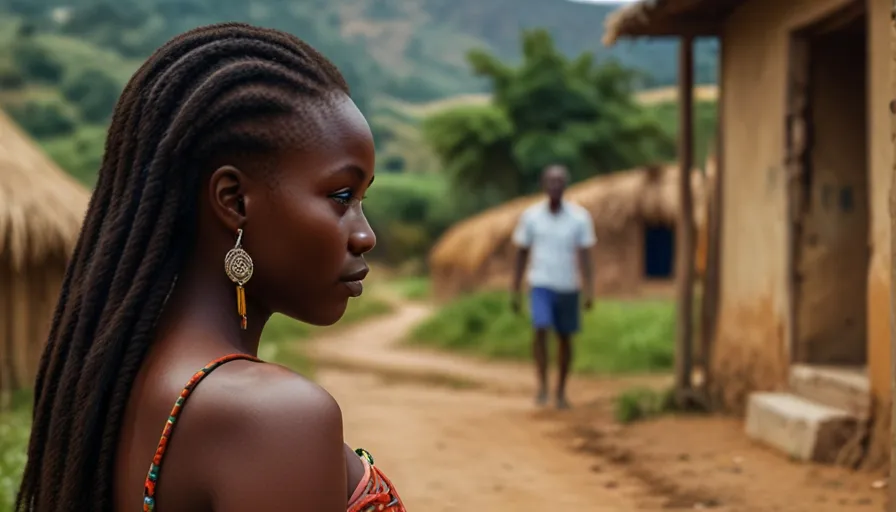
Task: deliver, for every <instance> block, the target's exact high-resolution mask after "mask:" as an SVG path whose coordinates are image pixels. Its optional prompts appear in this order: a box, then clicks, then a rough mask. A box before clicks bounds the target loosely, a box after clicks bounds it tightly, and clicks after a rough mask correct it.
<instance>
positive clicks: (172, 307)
mask: <svg viewBox="0 0 896 512" xmlns="http://www.w3.org/2000/svg"><path fill="white" fill-rule="evenodd" d="M208 270H211V269H202V270H196V269H195V267H194V268H193V269H190V270H188V271H185V272H182V273H181V275H180V276H179V277H178V280H177V283H176V284H175V286H174V290H173V291H172V293H171V297H169V299H168V303H167V304H166V305H165V311H164V313H163V314H162V318H161V320H160V322H159V330H158V336H159V338H176V339H189V340H191V341H190V344H191V345H194V346H196V348H197V349H200V347H202V348H210V346H220V347H221V348H222V349H225V350H229V351H231V352H243V353H247V354H252V355H257V354H258V343H259V340H260V338H261V331H262V329H263V328H264V325H265V323H266V322H267V321H268V319H269V318H270V316H271V314H270V312H266V311H264V310H263V309H261V308H260V307H259V306H258V305H257V303H256V304H253V300H252V297H251V294H250V293H248V290H247V293H246V305H247V315H246V316H247V318H248V323H247V328H246V330H245V331H244V330H242V329H240V317H239V315H238V314H237V305H236V285H235V284H233V283H231V282H230V281H229V280H228V279H227V278H226V277H225V276H224V275H223V271H222V272H221V275H217V276H214V275H210V274H211V273H210V272H208Z"/></svg>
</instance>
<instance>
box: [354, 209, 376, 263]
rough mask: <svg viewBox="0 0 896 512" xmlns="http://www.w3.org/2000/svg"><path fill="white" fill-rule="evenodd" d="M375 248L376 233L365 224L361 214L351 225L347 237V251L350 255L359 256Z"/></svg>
mask: <svg viewBox="0 0 896 512" xmlns="http://www.w3.org/2000/svg"><path fill="white" fill-rule="evenodd" d="M375 246H376V233H374V232H373V228H371V227H370V223H369V222H367V217H365V216H364V214H363V213H360V214H359V215H358V221H357V222H355V223H353V225H352V230H351V233H350V234H349V237H348V250H349V252H351V253H352V254H355V255H357V256H361V255H363V254H366V253H368V252H370V251H371V250H372V249H373V248H374V247H375Z"/></svg>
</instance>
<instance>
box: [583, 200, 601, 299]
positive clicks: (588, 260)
mask: <svg viewBox="0 0 896 512" xmlns="http://www.w3.org/2000/svg"><path fill="white" fill-rule="evenodd" d="M578 243H579V244H578V245H579V251H578V253H579V272H580V273H581V275H582V292H583V294H584V296H585V307H586V308H591V303H592V301H593V300H594V259H593V254H592V253H593V248H594V245H595V244H596V243H597V236H596V235H595V234H594V223H593V222H592V221H591V216H590V215H589V214H587V213H586V214H585V215H583V217H582V224H581V229H580V230H579V240H578Z"/></svg>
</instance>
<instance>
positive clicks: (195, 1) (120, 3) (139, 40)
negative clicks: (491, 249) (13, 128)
mask: <svg viewBox="0 0 896 512" xmlns="http://www.w3.org/2000/svg"><path fill="white" fill-rule="evenodd" d="M617 8H618V5H612V4H593V3H577V2H571V1H568V0H248V1H247V0H0V19H3V18H4V17H7V18H8V17H11V16H13V15H14V16H15V17H17V18H20V19H25V20H27V21H28V23H31V24H33V25H34V26H35V27H36V28H37V30H38V31H41V32H45V31H50V32H54V33H60V34H61V35H64V36H67V37H74V38H78V39H80V40H82V41H84V42H85V43H89V44H93V45H96V46H98V47H100V48H102V49H104V50H114V51H116V52H117V53H119V54H121V55H122V56H123V57H124V58H126V59H129V60H140V59H143V58H145V57H146V56H147V55H148V54H149V53H150V52H151V51H152V50H153V49H154V48H156V47H157V46H158V45H160V44H161V43H162V42H163V41H164V40H166V39H168V38H169V37H171V36H172V35H174V34H176V33H179V32H182V31H184V30H187V29H188V28H191V27H195V26H197V25H203V24H208V23H214V22H220V21H245V22H250V23H255V24H259V25H263V26H270V27H274V28H279V29H282V30H287V31H289V32H292V33H294V34H296V35H298V36H299V37H302V38H303V39H306V40H307V41H309V42H310V43H311V44H312V45H314V46H316V47H318V48H319V49H321V50H322V51H323V52H324V53H325V54H327V55H328V56H329V57H331V58H332V59H333V60H334V61H335V62H336V63H337V65H339V66H340V68H341V69H342V70H343V71H344V72H345V74H346V75H347V78H348V79H349V82H350V83H353V85H354V87H353V88H354V89H356V90H357V89H364V92H365V94H366V95H367V96H376V95H387V96H394V97H397V98H400V99H403V100H406V101H429V100H433V99H438V98H442V97H447V96H452V95H455V94H460V93H471V92H481V91H483V90H484V84H482V83H481V82H480V81H478V80H477V79H475V78H474V77H472V76H471V74H470V72H469V70H468V67H467V64H466V60H465V55H466V52H467V51H468V50H469V49H471V48H476V47H485V48H488V49H490V50H491V51H493V52H494V53H496V54H497V55H499V56H501V57H502V58H506V59H515V58H517V57H518V56H519V53H520V49H519V44H520V31H521V30H522V29H529V28H536V27H541V28H545V29H547V30H548V31H550V32H551V33H552V34H553V36H554V38H555V40H556V43H557V45H558V47H559V48H560V49H562V50H563V51H564V52H565V53H567V54H570V55H572V54H578V53H580V52H582V51H586V50H587V51H591V52H593V53H594V55H595V56H596V58H597V59H598V60H600V59H606V58H611V57H612V58H616V59H619V60H620V61H621V62H622V63H623V64H626V65H629V66H631V67H635V68H638V69H641V70H643V71H645V72H646V73H648V74H649V75H650V77H651V79H650V81H649V82H647V83H645V86H662V85H671V84H673V83H674V82H675V80H676V62H675V61H676V59H675V45H676V43H675V41H674V40H657V41H647V40H636V41H624V42H622V43H620V44H618V45H617V46H615V47H613V48H605V47H603V46H602V44H601V37H602V36H603V32H604V19H605V18H606V16H607V15H608V14H609V13H610V12H612V11H613V10H615V9H617ZM7 15H10V16H7ZM716 60H717V45H716V44H715V43H714V42H713V41H708V42H704V43H701V44H700V45H698V51H697V56H696V63H697V79H698V82H701V83H714V82H715V74H716Z"/></svg>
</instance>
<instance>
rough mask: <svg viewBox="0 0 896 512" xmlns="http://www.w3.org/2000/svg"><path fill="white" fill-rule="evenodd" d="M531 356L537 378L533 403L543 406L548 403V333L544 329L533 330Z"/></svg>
mask: <svg viewBox="0 0 896 512" xmlns="http://www.w3.org/2000/svg"><path fill="white" fill-rule="evenodd" d="M532 355H533V356H534V358H535V371H536V377H537V378H538V393H537V394H536V395H535V401H536V403H538V405H544V404H546V403H547V401H548V332H547V330H546V329H535V338H534V340H533V342H532Z"/></svg>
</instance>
